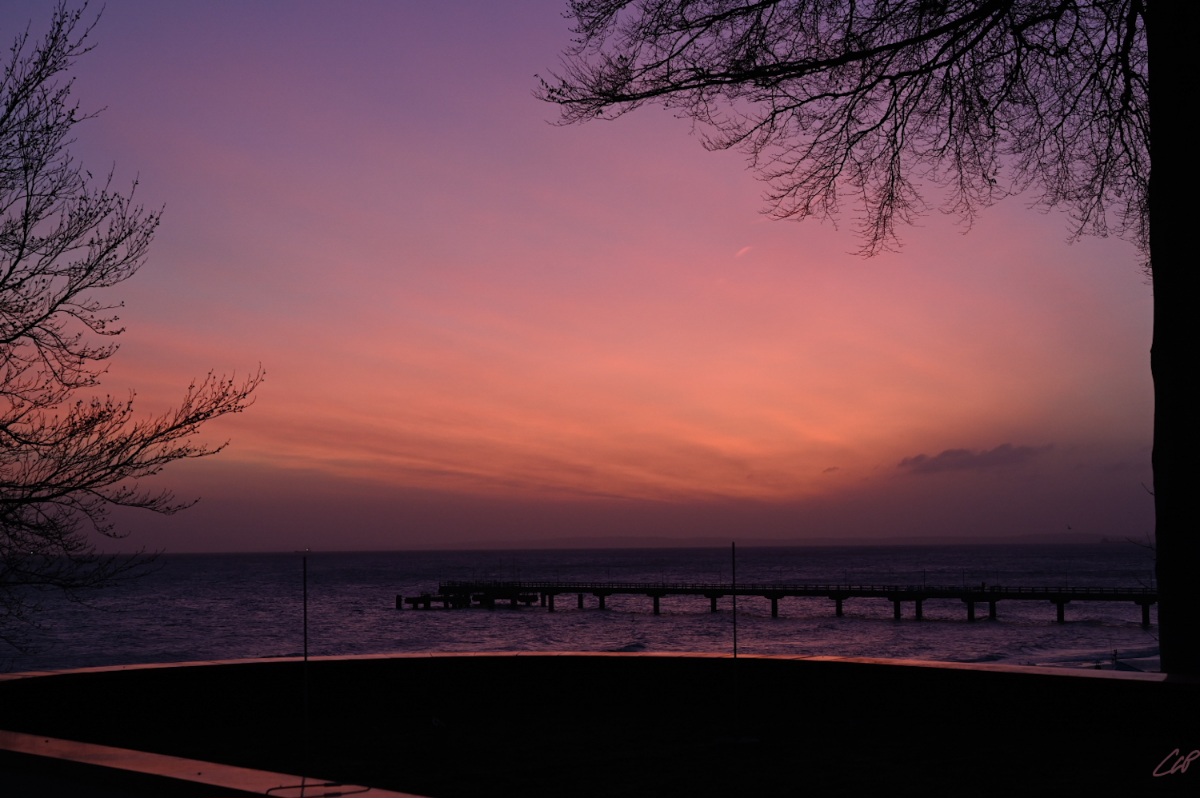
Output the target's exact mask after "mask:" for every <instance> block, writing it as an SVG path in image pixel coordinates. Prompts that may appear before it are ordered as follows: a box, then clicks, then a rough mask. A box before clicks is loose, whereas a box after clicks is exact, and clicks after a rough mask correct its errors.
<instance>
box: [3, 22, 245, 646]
mask: <svg viewBox="0 0 1200 798" xmlns="http://www.w3.org/2000/svg"><path fill="white" fill-rule="evenodd" d="M84 12H85V9H80V10H75V11H70V10H67V9H66V8H65V6H63V5H59V6H58V7H57V9H56V11H55V12H54V15H53V18H52V20H51V24H50V28H49V31H48V32H47V33H46V35H45V38H44V39H42V40H41V41H39V42H37V43H33V42H31V41H30V36H29V33H28V31H26V32H25V33H23V34H21V35H19V36H17V38H16V40H15V42H14V44H13V47H12V49H11V51H10V53H11V55H10V58H9V60H8V61H7V62H6V63H4V64H3V67H2V69H3V73H2V76H0V636H5V637H6V639H8V640H9V641H10V642H13V641H16V640H17V639H19V634H18V633H17V632H16V631H14V630H15V629H17V628H18V626H19V625H15V624H14V622H18V621H27V620H29V618H30V615H31V611H32V610H33V609H35V608H36V606H37V595H38V592H39V591H40V590H44V589H57V590H60V591H65V592H67V593H68V594H69V595H72V596H77V595H78V594H79V593H80V591H83V590H87V589H91V588H95V587H99V586H103V585H107V584H111V583H113V582H114V581H118V580H121V579H125V578H132V577H134V576H137V575H139V574H141V573H144V572H145V570H146V567H147V565H148V564H149V563H148V560H147V558H145V557H142V556H136V555H135V556H124V557H121V556H105V555H101V554H99V553H97V551H96V548H95V545H94V541H95V539H96V536H97V535H100V536H107V537H120V536H121V532H120V530H118V529H117V528H116V526H115V525H114V523H113V521H112V518H111V511H112V510H113V508H116V507H132V508H141V509H146V510H151V511H155V512H159V513H166V514H170V513H174V512H176V511H178V510H181V509H183V508H185V507H187V506H188V505H189V504H191V502H190V501H181V500H179V499H177V498H175V497H174V496H173V495H172V494H171V493H170V492H169V491H163V490H151V489H147V488H145V487H143V486H142V483H141V481H140V480H142V479H144V478H146V477H152V476H154V475H155V474H158V473H159V472H160V471H161V470H162V469H163V468H164V467H165V466H166V465H167V464H168V463H171V462H174V461H176V460H182V459H191V458H197V457H204V456H207V455H210V454H214V453H216V452H218V451H220V450H221V449H222V448H224V444H216V445H213V444H204V443H197V442H196V441H195V435H196V433H197V432H199V430H200V428H201V427H202V425H203V424H204V423H205V422H207V421H210V420H212V419H214V418H217V417H219V416H223V415H226V414H229V413H237V412H240V411H241V410H243V409H245V408H246V407H247V406H249V404H250V403H251V401H252V399H251V395H252V393H253V391H254V389H255V388H256V387H257V386H258V384H259V383H260V382H261V381H262V379H263V373H262V370H261V369H259V370H258V371H257V372H255V373H253V374H251V375H250V376H248V377H246V378H244V379H237V378H232V377H222V376H218V375H215V374H211V373H210V374H209V375H208V376H206V377H205V378H204V379H202V380H199V381H196V382H193V383H192V384H191V385H190V386H189V387H188V388H187V390H186V391H185V392H184V396H183V399H182V401H181V402H180V404H179V405H178V406H177V407H176V408H175V409H173V410H171V411H168V412H166V413H164V414H163V415H161V416H158V417H152V418H140V417H138V416H137V415H135V413H134V406H133V398H134V397H133V394H132V393H131V394H129V396H128V397H126V398H125V399H117V398H114V397H112V396H81V392H86V391H89V390H90V389H93V388H96V387H97V386H98V385H99V381H100V378H101V376H102V375H103V374H104V370H105V365H106V362H107V361H108V359H109V358H111V357H112V356H113V355H114V354H115V353H116V351H117V347H116V344H115V343H114V342H113V341H112V339H113V338H114V337H115V336H117V335H119V334H120V333H121V332H122V328H121V327H120V326H119V324H118V322H119V319H118V316H117V311H118V310H119V308H120V303H119V302H114V301H111V300H108V299H106V298H103V297H102V293H103V291H104V289H109V288H113V287H115V286H118V285H120V284H121V283H123V282H124V281H125V280H128V279H129V278H130V277H133V276H134V275H135V274H136V273H137V271H138V269H139V268H140V267H141V266H142V264H143V263H144V261H145V258H146V254H147V251H148V249H149V246H150V243H151V241H152V240H153V238H154V233H155V230H156V229H157V227H158V224H159V214H158V213H153V212H147V211H145V210H144V209H143V208H142V207H141V206H139V205H136V204H135V203H134V201H133V195H134V190H135V188H136V184H135V185H134V186H132V187H131V188H130V190H129V192H128V193H127V194H123V193H121V192H119V191H116V190H114V188H113V186H112V182H113V180H112V175H111V174H110V175H109V176H108V177H107V178H106V179H105V180H103V181H99V182H97V181H95V180H94V178H93V176H92V174H91V173H90V172H88V171H86V170H85V169H84V168H83V167H82V166H81V165H80V164H79V163H78V162H77V161H75V160H74V159H73V158H72V156H71V154H70V152H69V146H70V144H71V143H72V138H71V136H72V134H73V130H74V129H75V127H76V125H77V124H79V123H80V122H81V121H83V120H84V119H87V118H88V115H86V114H84V113H82V112H81V111H80V110H79V107H78V105H77V104H75V103H73V102H72V101H71V98H70V92H71V80H70V79H69V78H67V77H64V75H65V74H66V73H67V72H68V71H69V70H70V68H71V67H72V65H73V64H74V62H75V61H76V60H77V59H78V58H79V57H80V56H81V55H83V54H85V53H86V52H87V51H88V50H89V49H90V45H89V44H88V37H89V35H90V33H91V32H92V27H93V26H94V24H95V22H94V21H93V22H91V23H90V24H89V23H85V22H84V17H83V15H84ZM139 554H140V553H139Z"/></svg>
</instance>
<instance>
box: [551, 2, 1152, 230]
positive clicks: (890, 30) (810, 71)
mask: <svg viewBox="0 0 1200 798" xmlns="http://www.w3.org/2000/svg"><path fill="white" fill-rule="evenodd" d="M569 5H570V16H571V17H573V18H574V20H575V23H576V24H575V27H574V30H575V32H576V33H577V34H578V36H577V38H576V39H575V41H574V43H573V45H572V46H571V47H570V49H569V50H568V51H567V53H566V56H565V58H564V63H563V67H562V70H561V72H560V73H554V74H551V75H550V76H549V77H548V78H546V79H544V80H542V85H541V90H540V92H539V94H540V96H541V97H542V98H543V99H546V100H549V101H550V102H554V103H557V104H558V105H560V106H561V107H562V120H563V121H564V122H567V123H572V122H580V121H584V120H588V119H592V118H596V117H613V116H617V115H620V114H624V113H627V112H629V111H631V110H633V109H635V108H638V107H640V106H642V105H644V104H646V103H655V102H657V103H661V104H662V105H664V106H665V107H667V108H670V109H673V110H675V111H677V112H678V113H680V114H682V115H686V116H688V117H691V118H692V119H694V120H695V121H696V122H697V123H699V125H700V128H699V129H700V132H701V133H702V135H703V136H704V143H705V144H706V146H708V147H710V148H715V149H728V148H738V149H741V150H743V151H745V152H746V153H747V154H748V155H749V156H750V158H751V161H752V163H753V166H754V167H755V168H756V169H757V170H758V171H759V172H760V174H761V176H762V177H763V178H764V179H765V180H766V181H767V182H768V184H769V189H768V195H767V198H768V201H769V203H770V208H771V212H772V213H773V214H774V215H776V216H778V217H791V218H804V217H808V216H832V215H834V214H836V213H837V212H838V211H839V210H841V209H842V206H843V205H844V204H845V203H846V201H847V200H849V202H850V204H851V205H852V206H853V208H854V209H855V211H857V213H858V218H857V221H858V226H859V232H860V233H861V234H862V236H863V240H864V250H865V251H866V252H868V253H873V252H876V251H878V250H879V249H881V248H887V247H890V246H893V245H895V244H896V243H897V241H898V227H899V226H900V225H901V224H903V223H908V222H911V221H913V219H914V217H915V216H916V215H918V214H919V213H921V212H922V211H925V210H927V209H930V208H940V209H942V210H945V211H949V212H951V213H955V214H958V215H960V216H962V217H964V218H965V219H966V220H967V221H970V220H971V219H972V218H973V217H974V216H975V214H976V213H977V212H978V210H979V209H980V208H982V207H984V206H986V205H989V204H991V203H992V202H994V201H996V200H997V199H999V198H1001V197H1005V196H1009V195H1011V194H1017V193H1023V192H1026V191H1030V190H1032V191H1033V192H1034V193H1035V196H1036V197H1037V202H1039V203H1040V204H1042V205H1044V206H1065V207H1067V208H1069V209H1070V211H1071V213H1072V217H1073V224H1074V229H1075V231H1076V232H1077V233H1097V234H1102V235H1103V234H1106V233H1109V232H1114V233H1118V234H1122V235H1126V236H1128V237H1129V238H1131V239H1132V240H1133V241H1134V242H1135V243H1136V244H1137V245H1138V246H1140V247H1142V248H1143V249H1144V248H1145V247H1146V246H1147V228H1146V184H1147V181H1148V178H1149V172H1150V169H1149V148H1148V144H1149V119H1148V114H1147V105H1146V98H1147V79H1146V37H1145V31H1144V28H1143V26H1142V25H1141V24H1140V14H1141V8H1140V4H1138V3H1136V2H1134V3H1127V2H1099V3H1077V2H1061V3H1052V2H1005V1H1004V0H957V2H955V1H954V0H948V1H947V2H938V1H937V0H923V1H922V2H911V0H880V1H879V2H849V1H847V0H825V1H824V2H822V1H816V2H813V1H810V0H775V1H774V2H771V1H767V2H755V3H745V2H732V1H731V0H708V2H674V1H673V0H645V1H644V2H632V1H627V2H617V1H615V0H575V2H571V3H570V4H569ZM935 193H936V194H938V195H940V196H937V197H934V196H931V195H932V194H935Z"/></svg>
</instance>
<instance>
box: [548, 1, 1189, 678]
mask: <svg viewBox="0 0 1200 798" xmlns="http://www.w3.org/2000/svg"><path fill="white" fill-rule="evenodd" d="M1152 8H1153V12H1151V11H1150V10H1149V9H1148V5H1147V0H1093V2H1087V3H1085V2H1080V1H1079V0H1060V1H1058V2H1056V1H1055V0H1026V1H1025V2H1019V1H1018V0H874V1H870V0H868V1H867V2H856V1H855V0H763V1H762V2H733V1H732V0H701V1H699V2H688V1H685V0H637V1H636V2H635V1H634V0H573V2H570V3H569V16H570V17H572V18H573V20H574V28H573V30H574V32H575V33H576V38H575V39H574V40H573V43H572V45H571V46H570V48H569V49H568V50H567V51H566V54H565V56H564V59H563V66H562V68H561V70H560V72H559V73H555V74H551V75H550V76H549V77H548V78H547V79H544V80H542V81H541V89H540V90H539V92H538V94H539V96H540V97H542V98H543V99H545V100H548V101H550V102H553V103H557V104H558V105H560V106H561V109H562V120H563V122H565V123H573V122H581V121H585V120H589V119H594V118H597V117H601V118H611V117H615V116H619V115H621V114H624V113H627V112H629V111H631V110H633V109H635V108H638V107H640V106H642V105H645V104H647V103H657V104H661V105H663V106H665V107H667V108H670V109H672V110H674V111H676V112H677V113H679V114H681V115H684V116H687V117H691V118H692V119H693V120H695V121H696V122H697V123H698V129H699V130H700V131H701V133H702V134H703V136H704V143H705V144H706V146H708V147H710V148H714V149H727V148H736V149H740V150H742V151H744V152H746V153H747V154H748V155H749V156H750V160H751V162H752V165H753V167H754V168H756V169H757V170H758V172H759V174H760V175H761V176H762V177H763V178H764V179H765V180H766V182H767V184H768V186H769V188H768V194H767V196H768V199H769V202H770V209H771V212H772V213H773V214H774V215H776V216H778V217H785V218H805V217H809V216H831V215H833V214H836V213H837V212H838V211H839V210H840V209H841V208H842V206H843V205H846V204H849V205H851V206H852V207H853V208H854V209H855V210H856V211H857V213H858V217H857V221H858V225H859V231H860V232H861V234H862V236H863V241H864V245H863V251H864V252H865V253H867V254H873V253H876V252H878V251H880V250H881V249H887V248H889V247H892V246H894V245H895V244H896V243H897V228H898V225H899V224H901V223H907V222H910V221H912V220H913V219H914V217H915V216H917V215H919V214H920V213H921V212H923V211H925V210H927V209H929V208H940V209H942V210H946V211H949V212H951V213H954V214H957V215H958V216H960V217H962V218H963V219H965V220H966V221H967V222H970V220H971V219H973V218H974V217H975V215H976V213H977V212H978V211H979V210H980V209H981V208H983V207H985V206H987V205H989V204H991V203H992V202H995V201H996V200H998V199H1000V198H1003V197H1006V196H1010V195H1013V194H1018V193H1022V194H1024V195H1025V196H1026V197H1032V198H1034V200H1035V202H1036V203H1037V204H1039V205H1041V206H1042V207H1045V208H1051V207H1059V208H1064V209H1066V210H1067V211H1068V212H1069V214H1070V219H1071V224H1072V232H1073V233H1074V235H1080V234H1098V235H1106V234H1114V235H1119V236H1122V237H1124V238H1127V239H1128V240H1130V241H1132V242H1133V243H1134V244H1135V245H1136V246H1137V247H1138V248H1139V250H1140V251H1141V252H1142V254H1143V256H1144V258H1145V263H1144V265H1145V266H1146V268H1147V269H1148V271H1149V273H1150V275H1151V279H1152V282H1153V288H1154V314H1155V318H1154V341H1153V346H1152V350H1151V370H1152V373H1153V376H1154V387H1155V432H1154V454H1153V467H1154V500H1155V510H1156V517H1157V521H1156V546H1157V568H1158V589H1159V593H1160V599H1161V601H1160V605H1159V621H1160V643H1161V652H1162V663H1163V668H1164V670H1168V671H1172V672H1190V673H1200V634H1197V633H1195V632H1194V631H1193V630H1196V629H1197V628H1200V627H1197V623H1198V619H1200V597H1198V596H1197V594H1196V592H1195V590H1194V588H1197V587H1200V579H1198V577H1200V570H1198V568H1200V542H1198V541H1200V529H1198V527H1200V524H1198V523H1197V512H1196V509H1195V500H1194V498H1193V494H1194V492H1195V488H1194V485H1193V482H1194V479H1195V476H1196V475H1195V472H1194V469H1193V467H1192V462H1193V459H1194V457H1195V454H1194V453H1195V452H1196V450H1197V444H1198V443H1200V442H1198V441H1197V439H1196V435H1195V433H1194V432H1193V427H1194V426H1195V424H1194V422H1193V421H1192V417H1193V416H1194V414H1195V409H1196V407H1197V406H1198V403H1197V400H1198V399H1200V395H1198V394H1197V390H1196V388H1195V387H1193V385H1192V383H1193V382H1196V381H1195V380H1194V379H1193V377H1192V375H1191V374H1190V373H1189V372H1190V371H1191V367H1192V363H1191V361H1192V358H1193V357H1194V354H1193V351H1192V344H1193V336H1192V332H1191V316H1192V315H1193V311H1192V309H1191V307H1190V305H1191V301H1192V298H1193V297H1195V296H1196V293H1195V287H1194V286H1193V279H1194V278H1193V277H1192V276H1191V273H1192V271H1193V270H1192V269H1190V268H1189V267H1190V263H1188V262H1187V261H1188V259H1187V258H1186V257H1185V256H1184V253H1185V252H1186V251H1187V250H1186V249H1185V247H1186V246H1188V245H1189V244H1190V243H1191V242H1190V241H1187V242H1186V243H1185V241H1184V238H1183V237H1184V236H1187V235H1189V234H1188V229H1189V221H1188V220H1185V219H1184V218H1183V216H1184V214H1185V213H1186V212H1187V210H1186V208H1187V205H1185V204H1184V198H1185V197H1189V196H1191V195H1192V194H1193V193H1194V191H1195V181H1194V179H1193V178H1194V176H1195V169H1194V167H1193V166H1192V158H1190V157H1188V155H1189V154H1186V153H1185V152H1184V151H1183V149H1182V147H1183V146H1186V145H1185V144H1184V143H1183V142H1184V141H1185V139H1186V136H1187V134H1188V133H1190V132H1191V131H1190V129H1189V124H1190V123H1189V122H1188V121H1187V119H1186V114H1187V111H1186V105H1187V103H1186V99H1187V98H1188V97H1189V96H1190V93H1189V90H1188V89H1190V86H1189V87H1188V88H1184V85H1185V84H1184V83H1183V81H1185V80H1186V79H1187V76H1188V75H1191V74H1194V71H1195V70H1194V64H1193V63H1191V60H1190V59H1189V57H1188V54H1189V52H1190V50H1191V49H1192V48H1194V46H1195V45H1194V44H1193V43H1191V42H1188V41H1187V40H1186V38H1185V37H1186V36H1188V35H1190V32H1192V31H1195V30H1196V28H1195V26H1194V24H1193V23H1194V22H1195V11H1194V10H1193V9H1192V4H1189V3H1177V4H1168V3H1165V2H1162V3H1156V4H1154V5H1153V7H1152ZM1151 44H1153V46H1151ZM1151 75H1153V76H1154V81H1153V82H1151V80H1150V76H1151ZM1152 126H1153V130H1154V131H1155V135H1154V137H1153V147H1152V146H1151V129H1152ZM1152 150H1153V155H1154V162H1155V163H1156V164H1157V165H1158V167H1159V168H1158V169H1156V170H1155V172H1154V179H1153V181H1151V152H1152Z"/></svg>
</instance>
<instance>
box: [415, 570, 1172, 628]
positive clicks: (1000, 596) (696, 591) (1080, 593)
mask: <svg viewBox="0 0 1200 798" xmlns="http://www.w3.org/2000/svg"><path fill="white" fill-rule="evenodd" d="M617 595H633V596H644V597H646V598H648V599H650V600H651V606H652V608H653V612H654V614H655V615H658V614H659V612H660V601H661V599H663V598H664V597H666V596H696V597H700V598H706V599H708V600H709V609H710V611H711V612H717V610H718V607H717V602H718V601H719V600H720V599H723V598H729V597H733V596H738V597H741V596H747V597H755V598H762V599H765V600H767V601H769V602H770V603H771V617H773V618H778V617H779V603H780V600H782V599H785V598H824V599H829V600H831V601H833V602H834V612H835V614H836V615H837V616H838V617H839V618H840V617H842V614H843V609H844V605H845V602H846V601H848V600H849V599H884V600H886V601H890V602H891V603H892V612H893V617H894V618H895V619H896V620H900V619H901V617H902V612H901V607H902V606H903V605H905V604H911V605H912V606H913V617H915V618H916V619H918V620H920V619H921V618H922V617H923V614H924V606H923V605H924V603H925V602H926V601H931V600H939V599H940V600H953V601H961V602H962V603H963V604H964V605H965V608H966V618H967V620H968V621H974V620H976V617H977V613H976V608H982V607H983V606H984V605H986V606H987V617H988V618H990V619H992V620H995V619H996V617H997V611H996V605H997V604H998V603H999V602H1001V601H1042V602H1048V603H1050V604H1053V605H1054V606H1055V608H1056V620H1057V621H1058V622H1059V623H1066V606H1067V604H1070V603H1071V602H1077V601H1125V602H1132V603H1134V604H1136V605H1138V606H1139V607H1141V608H1142V625H1143V626H1147V627H1148V626H1150V607H1151V605H1153V604H1156V603H1158V591H1157V590H1154V589H1152V588H1141V587H1011V586H1001V585H986V584H981V585H976V586H965V585H836V584H811V585H809V584H805V585H785V584H741V583H738V584H732V583H700V582H696V583H690V582H689V583H668V582H660V583H653V582H561V581H549V582H547V581H493V580H468V581H462V580H460V581H448V582H442V583H440V584H439V585H438V592H437V593H436V594H432V593H424V594H422V595H420V596H409V597H407V598H405V597H403V596H396V609H403V608H404V606H406V605H407V606H409V607H412V608H413V609H431V608H433V607H434V606H435V605H436V606H440V607H442V608H445V609H466V608H469V607H488V608H494V607H496V606H497V605H505V604H507V605H508V606H511V607H519V606H522V605H524V606H527V607H529V606H533V605H534V604H537V605H539V606H542V607H545V608H546V609H547V611H549V612H554V610H555V601H556V599H557V598H558V597H560V596H575V601H576V607H577V608H578V609H583V608H584V606H585V597H591V598H593V599H595V600H596V604H597V607H598V608H599V609H602V610H603V609H606V603H605V599H607V598H608V597H609V596H617Z"/></svg>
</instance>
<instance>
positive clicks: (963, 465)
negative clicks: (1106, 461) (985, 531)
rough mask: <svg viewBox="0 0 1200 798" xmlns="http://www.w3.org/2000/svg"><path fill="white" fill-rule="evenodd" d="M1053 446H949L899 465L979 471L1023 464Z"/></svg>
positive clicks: (931, 470)
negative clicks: (971, 447)
mask: <svg viewBox="0 0 1200 798" xmlns="http://www.w3.org/2000/svg"><path fill="white" fill-rule="evenodd" d="M1052 448H1053V446H1051V445H1050V444H1047V445H1045V446H1014V445H1012V444H1011V443H1002V444H1000V445H999V446H997V447H996V448H995V449H988V450H987V451H979V452H975V451H971V450H970V449H947V450H945V451H944V452H942V453H941V454H937V455H928V454H918V455H913V456H912V457H905V458H904V459H903V460H901V461H900V463H899V464H898V465H897V468H906V469H908V470H909V471H912V472H913V473H916V474H936V473H938V472H941V471H978V470H982V469H986V468H996V467H999V466H1011V465H1020V464H1021V463H1027V462H1029V461H1030V460H1032V459H1033V458H1035V457H1037V456H1038V455H1041V454H1043V453H1045V452H1048V451H1050V449H1052Z"/></svg>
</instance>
